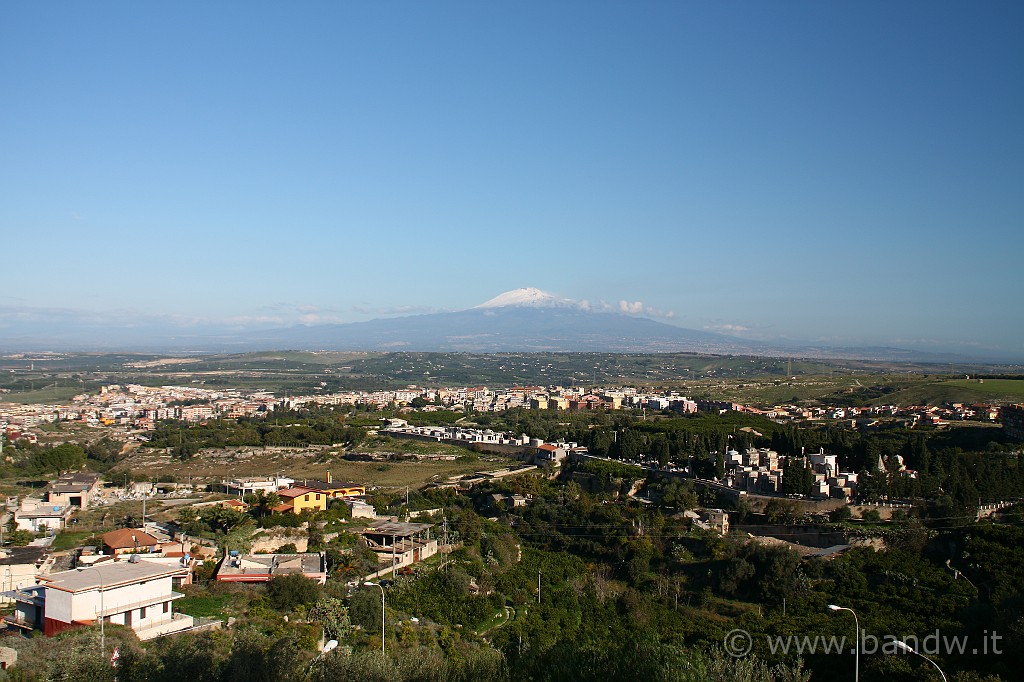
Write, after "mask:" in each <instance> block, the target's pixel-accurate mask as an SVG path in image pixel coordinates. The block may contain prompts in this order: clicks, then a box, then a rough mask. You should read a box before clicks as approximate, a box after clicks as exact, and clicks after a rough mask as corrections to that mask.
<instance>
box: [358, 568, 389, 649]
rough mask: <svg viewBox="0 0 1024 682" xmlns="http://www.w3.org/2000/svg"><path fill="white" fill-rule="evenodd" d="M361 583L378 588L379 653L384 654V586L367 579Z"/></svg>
mask: <svg viewBox="0 0 1024 682" xmlns="http://www.w3.org/2000/svg"><path fill="white" fill-rule="evenodd" d="M363 584H364V585H370V586H372V587H379V588H380V653H381V655H384V586H383V585H381V584H380V583H374V582H370V581H369V580H367V581H365V582H364V583H363Z"/></svg>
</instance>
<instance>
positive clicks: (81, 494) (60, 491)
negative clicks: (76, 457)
mask: <svg viewBox="0 0 1024 682" xmlns="http://www.w3.org/2000/svg"><path fill="white" fill-rule="evenodd" d="M99 489H100V477H99V475H98V474H93V473H77V474H64V475H63V476H61V477H60V478H58V479H57V480H56V481H54V483H53V485H51V486H50V489H49V490H48V491H47V494H46V501H47V502H49V503H50V504H55V505H61V506H69V507H82V508H83V509H84V508H85V507H88V506H89V502H90V501H91V500H92V498H93V496H95V495H96V493H97V492H98V491H99Z"/></svg>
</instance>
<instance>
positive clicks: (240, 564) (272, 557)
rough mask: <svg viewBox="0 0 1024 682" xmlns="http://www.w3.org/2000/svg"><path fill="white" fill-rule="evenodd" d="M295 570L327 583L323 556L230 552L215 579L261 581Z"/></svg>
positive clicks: (325, 560) (324, 556) (319, 581)
mask: <svg viewBox="0 0 1024 682" xmlns="http://www.w3.org/2000/svg"><path fill="white" fill-rule="evenodd" d="M296 573H297V574H300V575H303V576H305V577H307V578H309V579H310V580H315V581H316V582H318V583H320V584H321V585H323V584H324V583H326V582H327V555H326V554H324V553H323V552H306V553H304V554H237V553H231V554H230V555H228V556H227V557H226V558H225V559H223V560H222V561H221V563H220V566H218V567H217V575H216V579H217V580H218V581H220V582H226V583H265V582H268V581H269V580H270V579H271V578H273V577H276V576H280V575H290V574H296Z"/></svg>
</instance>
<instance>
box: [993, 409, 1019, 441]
mask: <svg viewBox="0 0 1024 682" xmlns="http://www.w3.org/2000/svg"><path fill="white" fill-rule="evenodd" d="M999 420H1000V421H1001V422H1002V423H1003V432H1004V433H1005V434H1006V436H1007V438H1012V439H1013V440H1024V404H1016V405H1006V406H1004V407H1003V408H1002V409H1001V410H1000V411H999Z"/></svg>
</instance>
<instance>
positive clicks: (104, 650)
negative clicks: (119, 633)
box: [78, 566, 107, 659]
mask: <svg viewBox="0 0 1024 682" xmlns="http://www.w3.org/2000/svg"><path fill="white" fill-rule="evenodd" d="M91 568H92V570H94V571H96V577H97V578H99V581H100V658H102V659H106V657H107V637H106V632H105V630H104V627H103V623H104V621H106V619H107V617H106V615H105V614H104V613H103V611H104V608H103V573H102V572H100V569H99V566H92V567H91ZM84 570H86V569H85V567H84V566H80V567H79V568H78V572H79V573H81V572H82V571H84Z"/></svg>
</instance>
